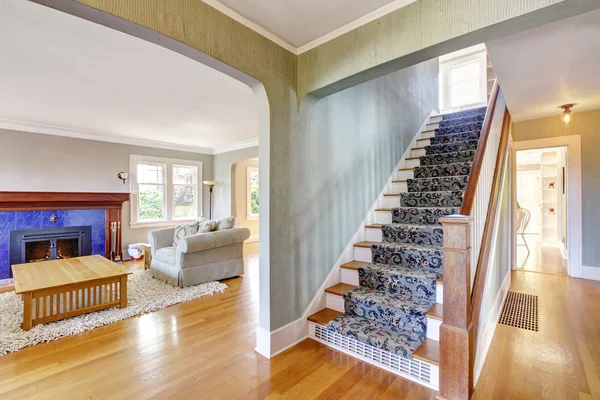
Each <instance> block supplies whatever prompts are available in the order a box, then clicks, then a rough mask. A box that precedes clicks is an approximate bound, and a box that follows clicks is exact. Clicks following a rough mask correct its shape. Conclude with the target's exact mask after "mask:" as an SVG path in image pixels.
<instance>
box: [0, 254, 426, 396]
mask: <svg viewBox="0 0 600 400" xmlns="http://www.w3.org/2000/svg"><path fill="white" fill-rule="evenodd" d="M245 256H246V257H245V258H246V268H247V272H246V275H245V276H244V277H241V278H235V279H229V280H227V281H225V283H227V285H229V289H228V290H226V291H225V292H224V293H222V294H218V295H215V296H212V297H203V298H200V299H197V300H194V301H190V302H187V303H183V304H178V305H175V306H173V307H169V308H167V309H164V310H160V311H157V312H154V313H150V314H146V315H143V316H141V317H136V318H130V319H127V320H124V321H121V322H118V323H115V324H111V325H107V326H104V327H101V328H96V329H94V330H92V331H88V332H84V333H81V334H78V335H76V336H72V337H68V338H64V339H61V340H58V341H54V342H50V343H46V344H41V345H37V346H34V347H29V348H25V349H23V350H21V351H19V352H16V353H13V354H8V355H6V356H3V357H0V398H1V399H33V398H35V399H61V400H62V399H101V398H111V399H121V398H127V399H145V398H157V399H167V398H168V399H199V398H202V399H237V398H243V399H264V398H268V399H316V398H318V399H341V398H343V399H368V398H377V399H392V398H393V399H434V398H435V392H433V391H431V390H429V389H426V388H424V387H422V386H420V385H418V384H415V383H412V382H410V381H407V380H404V379H402V378H399V377H397V376H395V375H392V374H389V373H387V372H385V371H383V370H380V369H378V368H375V367H372V366H370V365H369V364H366V363H362V362H360V361H357V360H356V359H354V358H352V357H349V356H347V355H345V354H343V353H339V352H336V351H333V350H331V349H330V348H328V347H326V346H324V345H321V344H320V343H317V342H315V341H313V340H311V339H307V340H305V341H304V342H302V343H300V344H299V345H297V346H295V347H294V348H292V349H290V350H288V351H286V352H285V353H283V354H281V355H279V356H278V357H276V358H274V359H272V360H267V359H265V358H264V357H262V356H260V355H258V354H257V353H255V352H254V347H255V345H256V341H255V340H256V338H255V328H256V326H257V320H258V303H257V301H258V278H257V277H258V244H248V245H246V247H245ZM140 265H141V264H140ZM129 266H130V268H132V269H139V268H140V266H139V265H138V263H131V264H129Z"/></svg>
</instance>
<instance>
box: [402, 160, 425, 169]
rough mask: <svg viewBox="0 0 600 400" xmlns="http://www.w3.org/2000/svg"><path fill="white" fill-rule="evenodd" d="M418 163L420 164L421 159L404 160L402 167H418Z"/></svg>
mask: <svg viewBox="0 0 600 400" xmlns="http://www.w3.org/2000/svg"><path fill="white" fill-rule="evenodd" d="M419 165H421V161H420V160H419V159H416V160H406V161H404V168H414V167H418V166H419Z"/></svg>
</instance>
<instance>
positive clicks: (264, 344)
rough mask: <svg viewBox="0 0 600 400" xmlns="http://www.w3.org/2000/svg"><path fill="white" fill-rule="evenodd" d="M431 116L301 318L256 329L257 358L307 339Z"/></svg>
mask: <svg viewBox="0 0 600 400" xmlns="http://www.w3.org/2000/svg"><path fill="white" fill-rule="evenodd" d="M432 115H435V111H432V112H431V113H430V115H429V116H428V118H427V119H426V121H425V122H424V123H423V125H422V126H421V127H420V128H419V130H418V131H417V132H416V133H415V136H414V138H413V141H412V142H411V144H410V145H409V146H408V147H407V149H406V152H405V153H404V155H403V156H402V158H401V160H400V161H399V162H398V165H397V166H396V168H395V169H394V171H393V172H392V175H391V177H390V179H389V180H388V182H387V183H386V184H385V186H384V187H383V189H382V191H381V193H379V197H378V198H377V200H375V202H374V204H373V207H371V209H370V210H369V212H368V213H367V216H366V217H365V219H364V220H363V222H362V224H361V225H360V227H359V228H358V230H357V231H356V232H355V233H354V236H353V237H352V239H351V240H350V242H349V243H348V245H347V246H346V248H345V249H344V250H343V251H342V254H341V255H340V258H339V259H338V260H337V261H336V263H335V264H334V265H333V268H331V270H330V271H329V274H328V275H327V278H325V281H324V282H323V284H322V285H321V287H320V288H319V290H317V293H316V294H315V296H314V297H313V299H312V300H311V302H310V304H309V305H308V307H307V309H306V310H305V311H304V313H303V314H302V316H301V317H300V318H298V319H297V320H295V321H292V322H290V323H289V324H287V325H285V326H282V327H281V328H278V329H276V330H274V331H273V332H267V331H266V330H265V329H263V328H261V327H258V328H257V329H256V348H255V349H254V350H255V351H256V352H258V353H259V354H261V355H263V356H265V357H267V358H272V357H275V356H276V355H278V354H279V353H282V352H284V351H285V350H287V349H289V348H290V347H292V346H294V345H296V344H298V343H300V342H302V341H303V340H304V339H306V338H307V337H308V326H309V324H308V320H307V318H308V317H309V316H310V315H312V314H315V313H317V312H319V311H321V310H322V309H324V308H325V306H326V301H325V299H326V297H325V289H327V288H328V287H330V286H334V285H336V284H338V283H340V282H341V276H340V265H342V264H344V263H347V262H350V261H353V260H354V243H358V242H362V241H365V240H366V228H365V227H366V226H367V225H370V224H373V223H374V222H375V214H376V212H375V210H376V209H377V208H379V207H381V204H382V203H383V199H384V194H386V193H391V188H392V181H393V180H394V179H395V177H396V175H397V174H398V173H399V169H400V168H402V167H403V166H404V162H405V160H406V158H407V157H410V152H411V149H412V148H413V147H414V146H415V145H416V141H417V139H419V137H420V133H421V132H422V131H423V130H424V129H425V126H426V125H427V122H428V121H429V118H430V117H431V116H432Z"/></svg>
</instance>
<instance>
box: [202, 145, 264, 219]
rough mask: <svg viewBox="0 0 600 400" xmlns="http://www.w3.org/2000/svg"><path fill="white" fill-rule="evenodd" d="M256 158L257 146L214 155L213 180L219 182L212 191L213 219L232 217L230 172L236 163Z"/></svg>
mask: <svg viewBox="0 0 600 400" xmlns="http://www.w3.org/2000/svg"><path fill="white" fill-rule="evenodd" d="M255 157H258V146H254V147H248V148H246V149H241V150H235V151H230V152H227V153H221V154H216V155H215V156H214V164H213V165H214V179H215V181H217V182H219V183H218V184H217V186H215V188H214V189H213V196H214V197H213V218H223V217H229V216H230V215H232V208H231V193H232V191H231V181H232V179H231V178H232V177H231V172H232V167H233V164H235V163H237V162H238V161H242V160H248V159H249V158H255Z"/></svg>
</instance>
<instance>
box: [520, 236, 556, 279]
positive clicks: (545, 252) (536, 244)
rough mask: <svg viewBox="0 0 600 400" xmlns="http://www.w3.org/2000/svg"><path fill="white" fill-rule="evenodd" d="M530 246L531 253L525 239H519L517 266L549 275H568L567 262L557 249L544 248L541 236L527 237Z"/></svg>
mask: <svg viewBox="0 0 600 400" xmlns="http://www.w3.org/2000/svg"><path fill="white" fill-rule="evenodd" d="M525 240H527V243H528V244H529V250H530V251H529V252H527V248H526V247H525V246H524V245H523V238H522V237H521V236H519V237H517V243H518V244H519V246H518V247H517V266H518V268H519V269H522V270H525V271H534V272H544V273H549V274H567V262H566V260H564V259H563V258H562V255H561V254H560V250H559V249H558V248H557V247H551V246H542V241H541V239H540V235H531V234H527V235H525Z"/></svg>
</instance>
